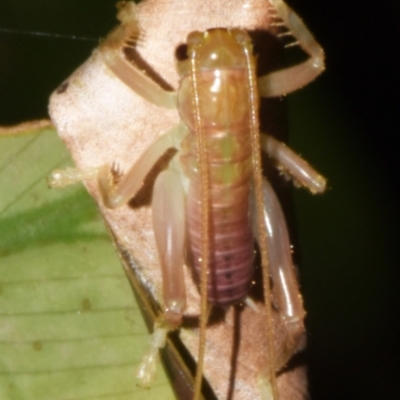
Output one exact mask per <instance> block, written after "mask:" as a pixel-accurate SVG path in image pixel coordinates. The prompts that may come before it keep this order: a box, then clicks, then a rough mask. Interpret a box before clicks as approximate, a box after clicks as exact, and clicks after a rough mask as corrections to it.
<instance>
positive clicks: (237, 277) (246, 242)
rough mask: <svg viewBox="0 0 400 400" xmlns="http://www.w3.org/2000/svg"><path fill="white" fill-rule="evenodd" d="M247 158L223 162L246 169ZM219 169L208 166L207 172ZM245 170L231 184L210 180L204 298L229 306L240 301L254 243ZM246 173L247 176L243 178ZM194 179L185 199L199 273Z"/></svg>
mask: <svg viewBox="0 0 400 400" xmlns="http://www.w3.org/2000/svg"><path fill="white" fill-rule="evenodd" d="M247 164H248V160H245V161H243V162H239V163H231V165H227V164H225V165H224V168H226V169H237V168H239V169H242V168H243V169H244V170H246V169H248V168H247ZM220 168H221V165H220V164H212V163H211V165H210V175H211V177H213V175H215V170H219V169H220ZM247 175H248V174H247V173H245V174H243V175H242V178H241V179H239V180H236V182H235V184H232V185H230V186H224V185H220V184H218V183H216V182H215V181H214V182H213V179H211V185H210V186H211V190H210V192H211V195H210V202H211V204H210V215H209V218H210V232H209V238H210V257H209V260H210V264H209V267H208V268H209V274H208V279H207V286H208V301H209V302H211V303H213V304H217V305H229V304H233V303H237V302H238V301H240V300H242V299H243V298H244V297H245V296H246V295H247V293H248V291H249V286H250V283H251V279H252V275H253V259H254V244H253V235H252V231H251V226H250V216H249V191H250V187H249V177H248V176H247ZM246 176H247V177H246ZM199 183H200V182H199V181H198V179H193V180H192V181H191V185H190V189H189V194H188V198H187V206H186V207H187V221H188V236H189V241H190V251H191V255H192V263H193V266H194V268H195V269H196V271H197V274H199V273H200V271H199V269H200V265H201V263H200V259H201V256H202V255H201V232H200V229H199V227H200V226H201V220H200V218H201V204H200V200H199V199H200V196H199V194H200V192H199V191H200V186H199Z"/></svg>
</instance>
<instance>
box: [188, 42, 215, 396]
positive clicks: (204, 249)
mask: <svg viewBox="0 0 400 400" xmlns="http://www.w3.org/2000/svg"><path fill="white" fill-rule="evenodd" d="M190 60H191V78H192V91H193V109H194V113H195V133H196V143H197V153H198V154H197V156H198V160H199V161H198V165H199V171H200V192H201V261H200V263H201V265H200V296H201V303H200V335H199V353H198V360H197V368H196V378H195V387H194V400H198V399H200V396H201V383H202V378H203V367H204V354H205V344H206V325H207V320H208V312H207V273H208V264H209V250H210V238H209V234H210V233H209V232H210V229H209V171H208V160H207V149H206V145H205V140H204V134H203V126H202V120H201V110H200V97H199V91H198V81H197V70H198V68H197V53H196V49H193V50H192V52H191V54H190Z"/></svg>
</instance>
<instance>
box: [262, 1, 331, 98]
mask: <svg viewBox="0 0 400 400" xmlns="http://www.w3.org/2000/svg"><path fill="white" fill-rule="evenodd" d="M270 3H271V4H272V6H273V7H274V9H275V10H276V12H277V13H278V17H279V19H280V20H282V21H283V24H284V25H285V26H286V28H287V29H288V30H289V32H290V34H291V35H292V36H293V37H294V38H295V39H296V44H298V45H299V46H300V47H301V48H302V49H303V50H304V51H305V52H306V53H307V54H308V55H309V56H310V58H309V59H308V60H306V61H304V62H303V63H301V64H299V65H295V66H293V67H290V68H287V69H283V70H281V71H276V72H273V73H271V74H268V75H265V76H263V77H261V78H259V79H258V88H259V93H260V96H262V97H275V96H282V95H285V94H287V93H290V92H293V91H295V90H297V89H300V88H301V87H303V86H305V85H307V84H308V83H309V82H311V81H313V80H314V79H315V78H316V77H317V76H318V75H319V74H320V73H321V72H322V71H323V70H324V69H325V63H324V51H323V49H322V48H321V46H320V45H319V44H318V42H317V41H316V40H315V39H314V37H313V35H312V34H311V32H310V31H309V30H308V28H307V27H306V26H305V24H304V23H303V21H302V20H301V19H300V18H299V16H298V15H297V14H296V13H295V12H294V11H293V10H292V9H290V8H289V7H288V6H287V5H286V4H285V3H284V2H283V1H282V0H270Z"/></svg>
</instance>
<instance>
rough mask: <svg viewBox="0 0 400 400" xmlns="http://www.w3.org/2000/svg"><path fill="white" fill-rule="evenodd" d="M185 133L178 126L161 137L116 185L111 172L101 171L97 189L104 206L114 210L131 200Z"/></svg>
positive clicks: (108, 170)
mask: <svg viewBox="0 0 400 400" xmlns="http://www.w3.org/2000/svg"><path fill="white" fill-rule="evenodd" d="M186 133H187V131H186V128H184V126H183V125H182V124H179V125H176V126H175V127H173V128H172V129H171V130H169V131H168V132H166V133H165V134H163V135H161V136H160V137H159V138H158V139H157V140H156V141H155V142H153V143H152V144H151V145H150V146H149V147H148V148H147V149H146V150H145V151H144V152H143V154H142V155H141V156H140V157H139V159H138V160H137V161H136V163H135V164H133V165H132V167H131V168H130V169H129V171H128V172H127V173H126V174H124V176H123V177H122V178H121V179H120V180H119V182H118V183H117V184H114V179H113V176H112V175H113V174H112V171H111V170H110V169H102V170H101V171H100V174H99V188H100V191H101V194H102V197H103V201H104V204H105V205H106V206H107V207H109V208H116V207H120V206H122V205H123V204H126V203H127V202H128V201H129V200H130V199H132V198H133V197H134V196H135V195H136V193H137V192H138V190H139V189H140V188H141V186H142V184H143V181H144V179H145V178H146V176H147V174H148V173H149V172H150V170H151V169H152V168H153V166H154V164H155V163H156V162H157V161H158V160H159V159H160V157H161V156H163V155H164V154H165V152H166V151H167V150H168V149H170V148H173V147H176V146H177V143H179V142H180V141H181V140H182V137H183V136H184V135H186Z"/></svg>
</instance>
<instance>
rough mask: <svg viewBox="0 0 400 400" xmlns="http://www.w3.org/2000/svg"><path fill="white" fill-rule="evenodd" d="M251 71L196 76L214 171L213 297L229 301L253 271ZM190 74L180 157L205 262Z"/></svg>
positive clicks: (183, 96)
mask: <svg viewBox="0 0 400 400" xmlns="http://www.w3.org/2000/svg"><path fill="white" fill-rule="evenodd" d="M246 77H247V72H246V70H245V69H243V68H226V69H207V70H205V71H199V72H198V74H197V85H198V92H199V103H200V110H199V111H200V116H201V133H202V134H203V135H204V143H205V147H206V154H207V155H206V157H207V163H208V170H209V200H210V204H209V207H208V209H209V225H210V231H209V234H208V238H209V244H210V254H209V260H210V263H209V267H208V268H209V269H208V276H207V285H208V301H209V302H211V303H214V304H218V305H229V304H233V303H237V302H239V301H240V300H242V299H243V298H244V297H245V296H246V295H247V293H248V291H249V286H250V284H251V279H252V275H253V259H254V242H253V234H252V230H251V223H250V210H249V201H250V189H251V176H252V147H251V141H250V133H249V129H248V125H249V119H250V118H249V110H250V105H249V96H248V92H247V85H246V82H247V80H246V79H247V78H246ZM191 96H192V83H191V77H190V76H186V77H185V78H183V79H182V81H181V85H180V89H179V97H178V101H179V110H180V114H181V117H182V119H183V120H184V121H185V123H186V124H187V125H188V127H189V129H191V131H192V133H191V134H190V135H188V136H187V137H186V139H185V140H184V142H183V143H182V156H181V161H182V165H183V167H184V170H185V173H186V175H187V176H188V177H189V179H190V188H189V193H188V197H187V205H186V208H187V213H186V219H187V221H188V237H189V246H190V254H191V256H192V264H193V266H194V268H195V270H196V272H197V276H199V273H200V271H199V269H200V265H201V262H200V260H201V257H202V254H201V249H202V244H201V240H202V239H201V226H202V224H201V217H202V215H201V192H200V188H201V185H200V183H201V182H200V179H201V178H200V176H199V172H198V170H199V168H198V157H197V153H198V152H197V139H196V135H197V134H198V133H197V132H195V129H194V128H193V127H194V123H193V121H194V115H195V113H194V110H193V102H192V101H191Z"/></svg>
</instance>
